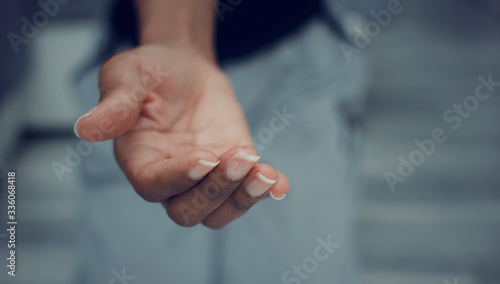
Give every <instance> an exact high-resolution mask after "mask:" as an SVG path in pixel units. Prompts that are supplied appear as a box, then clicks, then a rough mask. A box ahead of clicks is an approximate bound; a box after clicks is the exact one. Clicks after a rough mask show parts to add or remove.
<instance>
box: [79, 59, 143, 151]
mask: <svg viewBox="0 0 500 284" xmlns="http://www.w3.org/2000/svg"><path fill="white" fill-rule="evenodd" d="M138 66H139V63H138V59H137V56H134V53H133V52H124V53H121V54H118V55H115V56H113V57H112V58H111V59H110V60H108V61H107V62H106V63H104V64H103V66H102V68H101V71H100V73H99V89H100V90H101V100H100V102H99V104H98V105H97V106H96V107H94V108H93V109H91V110H90V111H88V112H87V113H86V114H84V115H82V116H81V117H80V118H79V119H78V120H77V121H76V123H75V126H74V131H75V134H76V136H78V137H80V138H82V139H85V140H87V141H91V142H98V141H104V140H108V139H112V138H116V137H118V136H121V135H123V134H125V133H126V132H128V131H129V130H130V129H131V128H132V127H133V126H134V125H135V124H136V122H137V119H138V118H139V115H140V113H141V110H142V106H143V101H144V98H145V97H146V95H147V92H148V90H147V89H146V88H145V87H143V80H141V77H144V76H141V72H140V71H139V70H140V68H138ZM146 78H147V77H146Z"/></svg>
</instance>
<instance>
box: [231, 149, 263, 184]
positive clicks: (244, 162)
mask: <svg viewBox="0 0 500 284" xmlns="http://www.w3.org/2000/svg"><path fill="white" fill-rule="evenodd" d="M259 159H260V156H253V155H250V154H247V153H245V152H238V153H236V154H234V156H233V157H231V159H229V161H228V162H227V166H226V175H227V176H228V177H229V178H230V179H231V180H239V179H242V178H243V177H244V176H246V175H247V174H248V172H249V171H250V169H251V168H252V167H253V165H255V163H257V161H258V160H259Z"/></svg>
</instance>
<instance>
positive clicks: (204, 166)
mask: <svg viewBox="0 0 500 284" xmlns="http://www.w3.org/2000/svg"><path fill="white" fill-rule="evenodd" d="M219 163H220V161H217V162H215V163H214V162H209V161H205V160H199V161H198V162H196V163H195V164H194V166H192V167H191V169H190V170H189V173H188V176H189V177H190V178H191V179H193V180H199V179H201V178H202V177H204V176H206V175H207V174H208V173H209V172H210V171H211V170H213V169H214V168H215V167H216V166H217V165H218V164H219Z"/></svg>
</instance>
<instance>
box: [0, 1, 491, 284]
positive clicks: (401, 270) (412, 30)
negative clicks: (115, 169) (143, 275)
mask: <svg viewBox="0 0 500 284" xmlns="http://www.w3.org/2000/svg"><path fill="white" fill-rule="evenodd" d="M106 2H107V1H102V0H100V1H97V0H92V1H90V0H86V1H83V0H73V1H70V2H69V3H68V4H66V5H64V6H61V10H60V11H59V12H58V13H57V15H56V16H55V17H53V18H50V20H49V22H48V24H47V25H46V26H45V27H43V28H42V29H40V30H39V31H38V32H37V33H36V35H35V36H34V37H33V38H31V39H29V42H28V43H26V44H20V45H19V52H18V53H17V54H16V53H14V52H13V49H12V46H11V44H10V42H9V40H8V39H7V38H6V37H5V35H7V34H8V33H9V32H12V31H13V32H16V33H19V30H20V28H21V26H22V22H21V21H20V19H21V18H22V17H25V16H26V17H28V16H31V15H33V14H34V13H35V12H36V11H38V10H39V9H40V8H39V6H38V5H37V4H36V2H35V1H2V2H1V3H0V11H1V14H2V16H1V19H0V23H1V25H0V31H1V35H2V40H1V41H0V52H1V55H0V58H2V61H1V63H2V64H1V66H0V69H1V75H2V76H0V129H1V133H2V134H1V139H0V171H1V177H0V178H1V179H2V183H3V184H5V181H4V180H5V177H6V171H7V170H12V169H14V170H16V172H17V177H18V181H17V187H18V191H17V200H18V204H17V214H18V216H17V218H18V220H19V222H20V223H19V226H18V232H17V233H18V236H17V237H18V238H17V242H18V247H19V248H18V250H17V254H18V255H17V256H18V261H17V265H18V274H19V276H17V277H16V278H15V279H14V278H11V277H9V278H7V276H6V275H5V273H3V272H2V273H1V274H0V282H1V283H23V284H31V283H33V284H35V283H36V284H46V283H47V284H48V283H50V284H59V283H64V284H72V283H78V280H79V279H80V277H79V275H80V273H81V263H82V258H81V255H82V253H81V251H80V248H81V246H80V242H81V240H80V238H79V230H81V229H82V227H83V224H81V221H80V218H79V217H80V212H81V211H80V208H81V206H82V204H81V201H80V199H81V198H80V196H81V195H80V194H81V191H82V188H81V187H80V180H79V179H80V175H79V172H78V168H77V169H75V170H74V171H73V172H71V173H66V174H64V179H63V181H62V182H60V181H59V179H58V177H57V175H56V174H55V172H54V170H53V165H54V162H60V163H64V161H65V158H66V155H67V153H68V152H67V147H68V146H69V147H70V148H73V149H75V148H76V145H77V143H78V139H76V138H75V137H74V135H73V130H72V128H73V123H74V122H75V120H76V119H77V118H78V117H79V116H80V115H81V113H80V109H79V108H78V106H77V100H76V96H77V94H76V91H75V78H76V76H77V75H78V74H79V72H81V71H82V70H83V68H84V67H85V66H86V64H87V63H88V61H89V60H90V59H91V58H92V57H93V56H94V55H95V53H96V50H97V49H98V48H99V47H100V45H101V42H102V39H103V37H104V35H105V34H104V32H105V30H106V29H105V28H104V26H105V22H104V20H103V19H105V15H106V12H107V10H106V7H107V4H106ZM108 2H109V1H108ZM387 3H388V1H384V0H376V1H374V0H372V1H357V2H356V1H350V2H349V4H348V5H346V8H347V9H349V10H350V12H345V13H340V15H341V20H342V22H343V24H344V25H345V27H346V28H347V29H348V30H352V28H353V27H354V26H356V25H358V26H360V25H361V26H363V25H364V23H366V22H367V21H368V20H372V18H371V17H372V15H370V11H372V10H375V11H378V10H381V9H386V7H387ZM402 4H403V6H404V10H403V11H402V12H401V13H400V14H398V15H393V19H392V21H391V23H390V24H389V25H388V26H387V27H384V28H382V30H381V32H380V34H379V35H378V36H376V37H374V38H372V40H371V42H370V44H369V45H368V46H367V47H366V48H363V49H361V52H362V53H363V55H367V56H368V57H369V58H370V62H371V66H372V73H373V80H372V81H373V82H372V85H371V88H370V90H369V93H368V98H367V108H366V114H365V147H364V153H363V154H364V155H363V156H364V160H363V166H362V170H363V171H364V176H365V184H366V186H365V187H364V188H363V189H360V190H362V197H363V200H362V201H361V202H362V206H361V209H362V210H361V212H360V214H359V220H358V226H357V227H358V234H357V236H358V240H357V241H358V245H359V253H360V261H361V264H362V266H363V268H362V270H361V271H360V275H362V283H367V284H368V283H370V284H378V283H380V284H382V283H383V284H392V283H405V284H413V283H419V284H421V283H426V284H427V283H429V284H431V283H436V284H442V283H444V284H448V283H453V284H458V283H460V284H493V283H500V269H499V267H500V175H499V174H498V172H497V171H498V170H499V169H500V143H499V142H500V123H499V122H500V88H498V90H497V91H496V92H495V93H493V95H492V96H491V97H490V98H489V99H487V100H485V101H481V102H480V105H479V107H478V109H477V110H476V111H474V112H472V113H471V114H470V117H469V118H467V119H464V120H463V121H462V125H461V127H460V128H458V129H457V130H452V129H451V128H450V124H449V123H446V122H445V121H444V120H443V114H444V113H445V112H446V110H447V109H450V108H452V107H453V105H454V104H462V103H463V101H464V99H465V98H466V97H467V96H470V95H474V92H475V90H476V87H477V85H478V84H479V81H478V79H477V78H478V76H483V77H485V78H487V77H488V75H490V74H491V75H492V77H493V80H494V81H500V53H499V51H500V2H499V1H496V0H481V1H480V0H455V1H452V0H443V1H432V0H420V1H402ZM435 128H442V129H444V130H445V132H446V134H447V135H448V140H447V141H446V142H445V143H443V144H439V145H437V148H436V151H435V153H434V154H433V155H431V156H429V157H427V158H426V160H425V162H424V163H423V165H421V166H419V167H417V168H416V169H415V173H414V174H413V175H411V176H410V177H409V178H407V179H406V180H405V182H404V183H398V184H397V185H396V187H395V190H394V191H392V190H391V188H390V187H389V186H388V184H387V181H386V179H385V177H384V173H385V172H386V171H392V172H394V173H397V167H398V165H399V160H398V157H399V156H400V155H402V156H404V157H408V155H409V154H410V153H411V152H412V151H413V150H415V149H416V146H415V144H414V140H415V139H420V140H422V139H426V138H430V137H431V133H432V130H433V129H435ZM6 196H7V194H6V193H5V191H4V186H3V185H2V194H1V196H0V201H1V205H0V208H1V210H2V211H1V212H6V208H5V207H6ZM0 216H1V218H0V221H1V222H2V225H1V226H2V228H3V226H4V224H5V222H6V216H5V214H4V213H2V214H1V215H0ZM4 232H5V231H4V230H3V229H2V231H0V253H1V255H2V257H1V259H2V260H1V261H0V264H2V267H4V268H3V269H5V264H6V260H5V257H4V256H7V250H6V241H7V239H6V237H7V234H5V233H4ZM325 281H326V280H325ZM325 283H327V282H325Z"/></svg>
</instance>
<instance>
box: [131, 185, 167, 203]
mask: <svg viewBox="0 0 500 284" xmlns="http://www.w3.org/2000/svg"><path fill="white" fill-rule="evenodd" d="M134 189H135V192H136V193H137V194H138V195H139V196H140V197H141V198H142V199H144V200H146V201H147V202H160V201H161V200H158V197H157V196H155V195H154V194H152V193H151V191H149V190H146V189H145V188H144V187H142V186H138V185H134Z"/></svg>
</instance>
